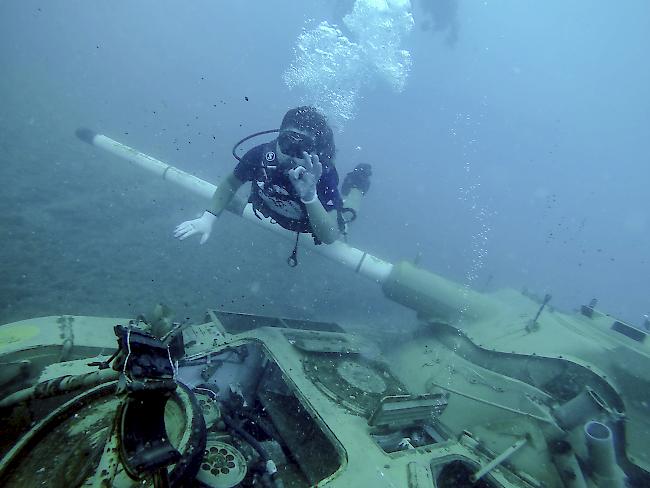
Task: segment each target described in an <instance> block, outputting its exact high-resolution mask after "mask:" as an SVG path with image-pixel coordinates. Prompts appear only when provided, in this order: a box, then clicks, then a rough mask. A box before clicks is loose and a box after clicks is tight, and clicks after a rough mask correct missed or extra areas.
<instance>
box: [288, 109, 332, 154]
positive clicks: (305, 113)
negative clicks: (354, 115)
mask: <svg viewBox="0 0 650 488" xmlns="http://www.w3.org/2000/svg"><path fill="white" fill-rule="evenodd" d="M277 146H278V147H277V149H278V151H277V152H278V157H279V159H280V163H285V164H287V165H291V163H292V162H294V164H295V161H296V160H299V159H301V158H302V157H303V152H307V153H309V154H317V155H318V157H319V158H320V161H321V162H322V163H323V166H327V165H329V164H332V162H333V159H334V153H335V146H334V134H333V132H332V129H331V128H330V126H329V125H328V123H327V119H326V118H325V116H324V115H323V114H322V113H320V112H319V111H318V110H317V109H316V108H314V107H309V106H303V107H298V108H293V109H291V110H289V111H288V112H287V113H286V114H285V115H284V118H283V119H282V124H281V125H280V134H279V135H278V142H277Z"/></svg>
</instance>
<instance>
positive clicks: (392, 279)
mask: <svg viewBox="0 0 650 488" xmlns="http://www.w3.org/2000/svg"><path fill="white" fill-rule="evenodd" d="M76 135H77V137H78V138H79V139H81V140H82V141H84V142H86V143H88V144H90V145H92V146H95V147H98V148H100V149H103V150H105V151H107V152H109V153H111V154H113V155H115V156H117V157H119V158H121V159H124V160H126V161H128V162H129V163H131V164H133V165H135V166H139V167H141V168H143V169H145V170H147V171H149V172H151V173H153V174H154V175H156V176H158V177H160V178H162V179H163V180H165V181H169V182H170V183H173V184H175V185H177V186H180V187H182V188H184V189H186V190H189V191H190V192H192V193H194V194H195V195H198V196H201V197H204V198H206V199H209V198H211V197H212V194H213V193H214V191H215V189H216V186H215V185H213V184H211V183H209V182H207V181H205V180H202V179H201V178H198V177H196V176H194V175H191V174H189V173H187V172H185V171H182V170H180V169H178V168H176V167H174V166H171V165H169V164H167V163H165V162H163V161H160V160H158V159H156V158H154V157H152V156H149V155H147V154H144V153H142V152H140V151H137V150H136V149H133V148H132V147H129V146H127V145H125V144H122V143H121V142H118V141H116V140H114V139H111V138H110V137H107V136H105V135H103V134H97V133H96V132H94V131H92V130H90V129H77V131H76ZM227 210H228V211H230V212H232V213H235V214H236V215H239V216H241V217H243V218H245V219H247V220H249V221H251V222H254V223H256V224H258V225H262V226H263V227H265V228H267V229H269V230H271V231H274V232H276V233H279V234H281V235H283V236H284V237H286V238H288V239H295V235H294V233H293V232H290V231H287V230H285V229H283V228H282V227H280V226H279V225H274V224H272V223H271V222H270V221H268V220H267V219H264V220H260V219H259V218H258V217H257V216H256V215H255V214H254V212H253V210H252V208H251V205H245V206H244V205H233V206H231V207H230V208H228V209H227ZM304 245H308V246H309V247H310V248H311V249H312V250H313V251H315V252H317V253H319V254H321V255H323V256H325V257H327V258H329V259H331V260H333V261H335V262H337V263H339V264H342V265H344V266H346V267H348V268H349V269H352V270H353V271H355V272H356V273H359V274H360V275H362V276H365V277H366V278H370V279H371V280H373V281H376V282H378V283H380V284H382V286H383V291H384V294H385V295H386V297H387V298H389V299H391V300H393V301H396V302H397V303H400V304H402V305H404V306H406V307H408V308H411V309H413V310H415V311H416V312H418V313H419V314H420V315H422V316H424V317H426V318H437V319H441V320H444V321H452V322H453V321H456V320H457V319H458V318H459V315H461V314H462V316H463V317H464V318H471V319H474V318H478V317H484V316H485V315H486V314H490V313H491V312H492V308H491V306H490V304H489V302H488V301H487V299H486V298H485V297H483V296H482V295H481V294H479V293H478V292H476V291H474V290H471V289H470V288H468V287H466V286H463V285H460V284H457V283H454V282H452V281H449V280H446V279H445V278H442V277H441V276H438V275H436V274H433V273H430V272H428V271H426V270H423V269H419V268H416V267H415V266H414V265H411V264H409V263H406V262H402V263H399V264H398V265H395V266H394V265H393V264H391V263H389V262H387V261H384V260H382V259H379V258H378V257H376V256H373V255H372V254H369V253H367V252H365V251H363V250H360V249H357V248H355V247H352V246H349V245H347V244H346V243H344V242H341V241H336V242H334V243H332V244H329V245H327V246H316V245H314V244H313V243H312V242H309V243H308V244H304Z"/></svg>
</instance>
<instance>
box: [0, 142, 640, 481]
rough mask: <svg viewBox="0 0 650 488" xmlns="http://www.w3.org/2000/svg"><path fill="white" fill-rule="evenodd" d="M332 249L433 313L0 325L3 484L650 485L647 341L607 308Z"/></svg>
mask: <svg viewBox="0 0 650 488" xmlns="http://www.w3.org/2000/svg"><path fill="white" fill-rule="evenodd" d="M78 135H79V136H80V137H81V138H82V139H83V140H85V141H86V142H89V143H91V144H93V145H95V146H97V147H102V148H103V149H107V150H109V151H111V152H113V153H114V154H116V155H118V156H120V157H123V158H124V159H127V160H128V161H130V162H132V163H136V164H139V165H141V166H145V167H148V169H151V170H152V171H154V172H155V173H157V174H159V175H160V176H162V177H163V178H165V179H168V180H170V181H173V182H176V183H180V184H182V185H183V186H185V187H186V188H188V189H194V190H195V191H197V192H198V193H201V194H205V195H209V194H211V192H212V191H213V189H214V187H213V186H211V185H209V184H207V183H206V182H201V181H200V180H197V179H196V178H195V177H192V176H191V175H187V174H185V173H183V172H181V171H180V170H178V169H176V168H173V167H171V166H168V165H165V164H164V163H162V162H160V161H158V160H155V159H154V158H151V157H150V156H147V155H143V154H142V153H138V152H137V151H135V150H133V149H131V148H128V147H126V146H122V145H121V144H119V143H118V142H116V141H113V140H111V139H109V138H107V137H105V136H101V135H97V134H94V133H92V132H90V131H81V132H79V133H78ZM233 211H235V212H238V213H240V214H241V215H242V216H244V217H246V212H247V210H246V209H245V207H239V209H237V208H234V209H233ZM276 227H277V226H276ZM320 247H321V248H324V246H320ZM323 252H325V253H330V254H329V256H330V257H331V258H332V259H334V260H336V261H337V262H339V263H341V264H343V265H347V266H350V267H352V268H354V269H355V270H356V271H358V272H359V273H361V274H364V275H366V276H367V277H369V278H371V279H373V280H375V281H377V282H378V284H379V285H380V287H381V290H382V292H383V294H384V295H385V296H386V297H388V298H389V299H391V300H393V301H395V302H397V303H399V304H401V305H403V306H404V307H405V319H404V320H405V322H407V321H411V320H412V312H411V311H415V312H417V317H418V323H419V326H418V329H417V330H416V331H415V333H410V332H409V334H399V333H397V332H394V333H393V335H391V336H389V337H388V338H386V337H385V336H383V337H382V338H378V336H377V335H376V334H368V333H364V332H358V331H357V332H350V331H346V330H344V329H343V328H342V327H341V326H339V325H338V324H335V323H325V322H317V321H308V320H296V319H288V318H284V317H275V316H260V315H253V314H249V315H247V314H242V313H232V312H228V311H225V310H208V311H207V312H206V314H205V318H204V320H202V321H200V323H189V322H175V321H174V319H173V315H172V314H171V312H170V311H169V310H168V309H166V307H164V306H162V305H159V306H157V307H156V308H155V309H154V310H153V312H151V313H149V314H145V315H141V316H138V317H86V316H75V315H65V316H54V317H40V318H33V319H29V320H23V321H20V322H15V323H11V324H6V325H3V326H0V364H1V367H0V387H1V390H2V393H1V395H0V398H1V400H0V411H1V412H2V418H3V422H2V435H1V436H0V454H1V455H2V459H1V461H0V485H1V486H54V487H75V486H97V487H105V486H115V487H135V486H201V487H215V488H226V487H249V486H270V487H273V486H275V487H282V486H284V487H307V486H331V487H337V488H338V487H409V488H432V487H436V488H444V487H481V488H483V487H486V488H487V487H489V488H503V487H508V488H511V487H518V488H519V487H521V488H532V487H567V488H569V487H571V488H572V487H624V486H631V487H642V486H650V459H649V458H650V456H649V454H648V452H647V449H646V447H647V446H648V445H650V426H649V422H650V393H649V392H650V385H648V375H647V371H648V370H649V369H650V357H649V349H648V341H647V340H646V333H645V331H643V330H641V329H639V328H636V327H633V326H631V325H629V324H626V323H625V322H623V321H620V320H617V319H615V318H614V317H611V316H609V315H607V314H606V313H603V312H601V311H599V310H598V308H597V303H596V302H595V301H592V302H591V303H589V304H587V305H584V306H583V307H582V308H581V310H579V311H578V312H576V313H564V312H561V311H558V310H555V309H553V307H552V306H551V304H550V303H549V300H550V297H549V296H545V297H542V298H538V297H535V296H533V295H531V294H529V293H525V292H520V291H516V290H513V289H502V290H498V291H495V292H491V293H479V292H477V291H475V290H472V289H470V288H468V287H467V286H464V285H462V284H457V283H454V282H452V281H449V280H447V279H445V278H444V277H442V276H439V275H436V274H433V273H431V272H429V271H427V270H424V269H420V268H418V267H417V266H416V265H414V264H411V263H408V262H401V263H397V264H394V265H393V264H389V263H386V262H384V261H381V260H379V259H377V258H375V257H373V256H370V255H368V254H366V253H363V252H362V251H359V250H356V249H354V248H349V247H348V246H346V245H345V244H343V243H336V245H335V246H328V247H327V248H324V249H323ZM71 312H73V311H71ZM366 330H371V328H370V327H369V328H368V329H366Z"/></svg>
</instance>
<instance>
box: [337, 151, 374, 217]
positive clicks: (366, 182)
mask: <svg viewBox="0 0 650 488" xmlns="http://www.w3.org/2000/svg"><path fill="white" fill-rule="evenodd" d="M371 176H372V167H371V166H370V165H369V164H367V163H361V164H357V166H356V167H355V168H354V169H353V170H352V171H350V172H349V173H348V174H346V175H345V178H344V179H343V184H342V185H341V193H342V194H343V206H344V207H346V208H351V209H352V210H354V212H355V215H359V209H360V208H361V200H363V196H364V195H365V194H366V193H368V190H369V189H370V177H371Z"/></svg>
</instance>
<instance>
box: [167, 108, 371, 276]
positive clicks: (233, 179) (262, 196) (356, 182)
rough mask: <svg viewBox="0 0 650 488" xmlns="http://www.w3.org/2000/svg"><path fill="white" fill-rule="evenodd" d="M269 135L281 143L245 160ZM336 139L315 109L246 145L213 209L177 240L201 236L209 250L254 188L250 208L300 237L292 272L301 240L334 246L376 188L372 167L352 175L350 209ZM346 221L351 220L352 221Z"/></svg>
mask: <svg viewBox="0 0 650 488" xmlns="http://www.w3.org/2000/svg"><path fill="white" fill-rule="evenodd" d="M267 132H279V133H278V137H277V138H276V139H275V140H273V141H271V142H267V143H264V144H260V145H258V146H255V147H254V148H252V149H250V150H249V151H248V152H246V154H244V156H243V157H242V158H239V157H238V156H237V155H236V154H235V150H236V148H237V147H238V146H239V144H241V143H242V142H244V141H245V140H247V139H249V138H251V137H254V136H256V135H259V134H263V133H267ZM335 153H336V148H335V145H334V134H333V132H332V129H331V128H330V126H329V125H328V123H327V119H326V118H325V116H324V115H323V114H322V113H320V112H319V111H318V110H317V109H316V108H314V107H311V106H303V107H297V108H294V109H291V110H289V111H288V112H287V113H286V114H285V115H284V117H283V119H282V123H281V125H280V129H279V130H271V131H264V132H262V133H256V134H253V135H252V136H249V137H246V138H244V139H242V140H241V141H240V142H239V143H237V144H236V145H235V148H234V149H233V155H234V156H235V157H236V158H237V159H239V163H238V164H237V166H236V167H235V169H234V170H233V171H232V172H231V173H230V174H229V175H228V176H226V177H225V178H224V179H223V181H222V182H221V183H220V184H219V186H218V187H217V189H216V190H215V192H214V194H213V196H212V203H211V205H210V207H209V208H207V209H206V210H205V212H204V213H203V215H201V217H199V218H197V219H194V220H188V221H185V222H183V223H181V224H180V225H178V226H177V227H176V229H175V231H174V236H175V237H177V238H178V239H180V240H184V239H187V238H188V237H191V236H193V235H195V234H201V240H200V243H201V244H204V243H205V242H206V241H207V240H208V238H209V237H210V234H211V232H212V226H213V225H214V222H215V220H216V219H217V217H218V216H219V215H220V214H221V212H223V210H224V209H225V208H226V207H227V206H228V204H229V203H230V202H231V200H232V199H233V197H234V196H235V193H236V192H237V190H238V189H239V188H240V187H241V186H242V185H243V184H244V183H245V182H247V181H250V182H251V191H250V196H249V199H248V201H249V203H251V204H252V206H253V211H254V212H255V215H257V216H258V217H259V218H262V217H260V215H259V214H261V215H263V216H264V217H267V218H270V219H271V221H272V222H274V223H277V224H279V225H280V226H282V227H284V228H285V229H287V230H290V231H293V232H296V244H295V246H294V250H293V253H292V255H291V257H289V259H288V260H287V261H288V263H289V265H290V266H296V264H297V248H298V239H299V237H300V234H301V233H309V234H311V235H312V236H313V238H314V242H315V243H316V244H321V243H324V244H331V243H333V242H334V241H336V240H337V239H338V238H339V237H340V236H341V235H344V234H345V232H346V224H347V223H348V222H350V221H352V220H354V218H355V217H356V213H357V210H358V209H359V205H360V202H361V197H362V196H363V195H364V194H365V193H367V192H368V189H369V188H370V176H371V174H372V171H371V167H370V165H369V164H360V165H358V166H357V167H356V168H355V169H354V170H353V171H351V172H350V173H348V174H347V175H346V177H345V180H344V182H343V185H342V193H343V196H345V206H344V201H343V197H342V195H341V193H340V192H339V190H338V183H339V177H338V173H337V171H336V167H335V166H334V156H335ZM345 215H350V218H348V219H347V220H346V218H345V217H344V216H345Z"/></svg>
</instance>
